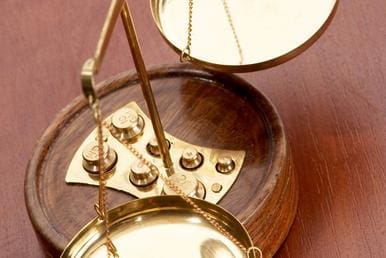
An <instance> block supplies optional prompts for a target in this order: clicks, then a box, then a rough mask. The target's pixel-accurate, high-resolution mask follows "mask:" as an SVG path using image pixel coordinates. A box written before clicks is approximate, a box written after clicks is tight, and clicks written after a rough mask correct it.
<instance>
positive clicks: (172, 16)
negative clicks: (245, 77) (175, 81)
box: [150, 0, 338, 72]
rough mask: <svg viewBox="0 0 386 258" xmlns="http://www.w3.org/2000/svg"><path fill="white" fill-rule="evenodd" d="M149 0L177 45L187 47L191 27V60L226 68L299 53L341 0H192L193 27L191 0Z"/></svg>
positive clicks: (257, 66) (256, 66) (249, 67)
mask: <svg viewBox="0 0 386 258" xmlns="http://www.w3.org/2000/svg"><path fill="white" fill-rule="evenodd" d="M150 1H151V7H152V13H153V18H154V20H155V22H156V24H157V26H158V29H159V30H160V32H161V34H162V35H163V37H164V38H165V39H166V41H167V42H168V43H169V44H170V45H171V46H172V47H173V48H174V49H175V50H176V51H178V52H179V53H181V51H183V50H184V49H186V45H187V38H188V36H189V33H190V34H191V46H190V48H189V54H190V60H191V61H192V62H194V63H197V64H199V65H201V66H205V67H207V68H211V69H216V70H221V71H227V72H249V71H255V70H261V69H265V68H268V67H272V66H275V65H278V64H280V63H283V62H285V61H287V60H289V59H291V58H293V57H294V56H296V55H298V54H300V53H301V52H303V51H304V50H305V49H307V48H308V47H309V46H310V45H311V44H312V43H313V42H314V41H316V40H317V38H318V37H319V36H320V35H321V34H322V32H323V31H324V30H325V29H326V27H327V25H328V24H329V22H330V21H331V19H332V17H333V14H334V13H335V11H336V8H337V4H338V0H314V1H308V0H292V1H288V0H275V1H271V0H259V1H256V0H244V1H240V0H222V1H207V0H193V2H194V4H193V15H192V27H191V30H192V32H189V31H188V29H187V28H189V26H188V24H189V18H190V14H189V13H190V8H189V3H190V1H174V0H150ZM230 19H231V20H230ZM230 21H231V23H230ZM230 24H232V26H231V25H230ZM235 40H237V41H236V43H235ZM240 53H241V54H240ZM240 60H241V61H242V63H241V64H240Z"/></svg>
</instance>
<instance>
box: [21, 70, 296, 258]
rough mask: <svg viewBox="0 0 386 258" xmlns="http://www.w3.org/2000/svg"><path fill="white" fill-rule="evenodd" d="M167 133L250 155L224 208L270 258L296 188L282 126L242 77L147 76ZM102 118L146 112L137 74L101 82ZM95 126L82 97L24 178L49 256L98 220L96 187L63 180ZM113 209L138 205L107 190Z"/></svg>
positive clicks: (49, 133) (287, 222)
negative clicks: (130, 106) (122, 111)
mask: <svg viewBox="0 0 386 258" xmlns="http://www.w3.org/2000/svg"><path fill="white" fill-rule="evenodd" d="M149 77H150V80H151V83H152V88H153V91H154V94H155V97H156V101H157V103H158V107H159V111H160V114H161V119H162V121H163V124H164V127H165V130H166V131H167V132H168V133H170V134H172V135H174V136H175V137H178V138H180V139H182V140H185V141H187V142H191V143H194V144H197V145H201V146H206V147H212V148H221V149H243V150H245V151H246V158H245V161H244V166H243V168H242V171H241V173H240V176H239V178H238V179H237V181H236V183H235V184H234V186H233V187H232V188H231V190H230V191H229V192H228V194H227V195H226V196H225V197H224V198H223V199H222V200H221V201H220V203H219V205H220V206H222V207H223V208H225V209H226V210H228V211H229V212H231V213H232V214H233V215H235V216H236V217H237V218H238V219H239V220H240V221H241V222H242V223H243V224H244V225H245V226H246V228H247V229H248V231H249V233H250V235H251V237H252V239H253V241H254V243H255V245H256V246H258V247H260V248H261V249H262V250H263V253H264V256H265V257H270V256H272V255H273V254H274V253H275V252H276V251H277V249H278V248H279V246H280V245H281V243H282V242H283V241H284V239H285V237H286V236H287V233H288V231H289V229H290V226H291V224H292V222H293V219H294V216H295V213H296V206H297V200H298V188H297V183H296V177H295V174H294V170H293V166H292V160H291V156H290V152H289V149H288V146H287V142H286V138H285V133H284V128H283V124H282V122H281V120H280V117H279V116H278V114H277V112H276V110H275V108H274V107H273V105H272V104H271V103H270V102H269V100H268V99H267V98H266V97H264V95H262V94H261V93H260V92H259V91H258V90H256V89H255V88H254V87H252V86H251V85H250V84H248V83H247V82H245V81H244V80H242V79H240V78H239V77H237V76H234V75H229V74H222V73H217V72H210V71H207V70H203V69H201V68H197V67H194V66H192V65H187V64H178V65H172V66H163V67H160V68H156V69H152V70H151V71H149ZM98 88H99V94H100V96H102V97H101V98H102V100H101V104H102V113H103V114H104V115H107V114H110V113H112V112H114V111H115V110H117V109H118V108H120V107H121V106H123V105H124V104H126V103H128V102H130V101H136V102H137V103H138V104H139V106H140V107H141V108H142V109H143V110H147V109H146V106H145V103H144V100H143V97H142V93H141V89H140V87H139V84H138V78H137V75H136V73H135V72H133V71H131V72H128V73H124V74H120V75H117V76H115V77H112V78H110V79H109V80H106V81H104V82H102V83H100V84H99V87H98ZM93 128H94V123H93V119H92V115H91V112H90V110H89V108H88V105H87V102H86V100H85V99H84V97H83V96H79V97H77V98H76V99H75V100H74V101H73V102H71V103H70V104H69V105H68V106H67V107H66V108H65V109H63V110H62V111H61V112H60V113H59V114H58V115H57V117H56V118H55V120H54V122H53V123H52V124H51V125H50V127H49V128H48V129H47V130H46V132H45V133H44V135H43V136H42V138H41V139H40V141H39V143H38V144H37V146H36V149H35V151H34V154H33V156H32V158H31V161H30V163H29V166H28V169H27V174H26V180H25V199H26V205H27V209H28V213H29V216H30V219H31V221H32V224H33V226H34V228H35V230H36V233H37V235H38V237H39V239H40V241H41V243H42V244H43V246H44V248H45V250H46V251H47V254H48V255H51V256H54V257H57V256H58V255H59V254H60V253H61V252H62V251H63V249H64V247H65V246H66V244H67V243H68V242H69V241H70V239H71V238H72V237H73V236H74V235H75V234H76V232H77V231H79V230H80V229H81V228H82V227H83V226H84V225H85V224H86V223H88V222H89V221H90V220H91V219H93V218H94V217H95V216H96V214H95V211H94V209H93V204H94V203H95V202H96V201H97V188H96V187H93V186H88V185H69V184H66V183H65V181H64V178H65V174H66V171H67V168H68V166H69V163H70V161H71V159H72V157H73V155H74V153H75V151H76V150H77V148H78V147H79V145H80V143H81V142H82V141H83V140H84V139H85V137H86V136H87V135H88V134H89V133H90V132H91V131H92V129H93ZM108 194H109V196H108V205H109V207H114V206H117V205H120V204H123V203H125V202H128V201H130V200H132V199H133V197H131V196H129V195H128V194H124V193H122V192H118V191H114V190H108Z"/></svg>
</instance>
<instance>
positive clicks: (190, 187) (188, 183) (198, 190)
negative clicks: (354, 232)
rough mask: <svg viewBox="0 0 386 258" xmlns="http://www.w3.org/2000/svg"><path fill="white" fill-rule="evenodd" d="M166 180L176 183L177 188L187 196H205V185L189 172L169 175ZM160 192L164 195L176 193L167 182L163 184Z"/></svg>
mask: <svg viewBox="0 0 386 258" xmlns="http://www.w3.org/2000/svg"><path fill="white" fill-rule="evenodd" d="M168 180H169V181H170V182H172V184H174V185H178V187H179V189H180V190H181V191H182V192H183V193H184V194H185V195H186V196H188V197H195V198H199V199H204V198H205V193H206V189H205V186H204V185H203V184H202V183H201V182H200V181H198V180H197V178H195V177H194V176H193V175H192V174H191V173H189V172H178V173H176V174H174V175H172V176H170V177H169V178H168ZM162 193H163V194H165V195H177V193H176V192H175V191H174V190H173V189H172V188H170V186H168V185H167V184H165V185H164V188H163V190H162Z"/></svg>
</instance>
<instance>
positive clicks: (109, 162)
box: [82, 141, 117, 176]
mask: <svg viewBox="0 0 386 258" xmlns="http://www.w3.org/2000/svg"><path fill="white" fill-rule="evenodd" d="M103 153H104V154H103V160H104V169H105V172H110V171H113V168H114V166H115V164H116V163H117V153H116V152H115V151H114V150H113V149H111V148H110V147H109V146H108V144H107V143H105V144H104V145H103ZM82 157H83V162H82V165H83V168H84V169H85V170H86V171H87V172H88V173H89V174H91V175H93V176H98V175H99V155H98V142H96V141H93V142H91V143H89V144H88V145H87V146H86V147H85V148H84V149H83V152H82Z"/></svg>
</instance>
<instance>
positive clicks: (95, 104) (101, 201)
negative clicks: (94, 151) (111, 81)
mask: <svg viewBox="0 0 386 258" xmlns="http://www.w3.org/2000/svg"><path fill="white" fill-rule="evenodd" d="M89 102H90V106H91V108H92V111H93V115H94V119H95V123H96V125H97V141H98V159H99V161H98V166H99V198H98V204H95V205H94V208H95V211H96V213H97V214H98V217H99V219H100V220H102V221H103V224H104V229H105V232H104V233H105V239H106V243H105V245H106V247H107V257H114V258H118V257H119V255H118V252H117V249H116V247H115V246H114V244H113V241H112V240H111V237H110V228H109V216H108V213H107V208H106V199H107V191H106V177H105V172H106V171H105V162H104V148H103V147H104V146H103V145H104V143H103V142H104V141H103V126H102V118H101V110H100V104H99V100H98V99H96V100H95V101H92V100H91V98H90V101H89Z"/></svg>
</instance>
